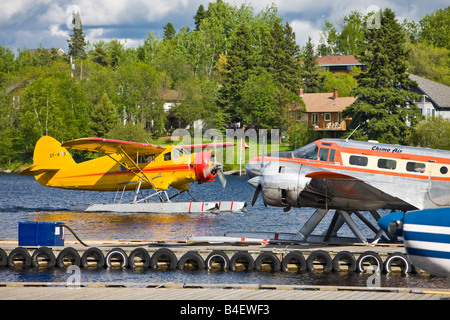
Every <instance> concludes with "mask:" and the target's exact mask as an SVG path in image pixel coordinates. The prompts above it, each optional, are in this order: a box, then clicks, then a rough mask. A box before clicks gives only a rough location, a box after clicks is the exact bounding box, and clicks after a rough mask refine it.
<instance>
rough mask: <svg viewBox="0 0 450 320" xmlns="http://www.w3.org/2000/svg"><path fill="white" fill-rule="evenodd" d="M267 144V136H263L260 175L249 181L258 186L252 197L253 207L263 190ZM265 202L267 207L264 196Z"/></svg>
mask: <svg viewBox="0 0 450 320" xmlns="http://www.w3.org/2000/svg"><path fill="white" fill-rule="evenodd" d="M265 144H266V138H265V137H263V141H262V155H261V168H260V175H259V176H258V177H254V178H252V179H250V180H249V181H248V183H250V184H251V185H252V186H253V187H255V188H256V189H255V193H254V194H253V198H252V207H253V205H254V204H255V202H256V200H257V199H258V196H259V194H260V192H261V190H262V183H263V175H264V153H265V150H264V147H265ZM263 202H264V206H266V207H267V203H266V202H265V201H264V197H263Z"/></svg>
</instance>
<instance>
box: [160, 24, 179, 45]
mask: <svg viewBox="0 0 450 320" xmlns="http://www.w3.org/2000/svg"><path fill="white" fill-rule="evenodd" d="M163 29H164V38H163V39H164V40H165V41H168V40H170V39H172V38H173V37H175V35H176V33H177V32H176V31H175V28H174V27H173V24H172V23H171V22H168V23H167V24H166V25H165V26H164V27H163Z"/></svg>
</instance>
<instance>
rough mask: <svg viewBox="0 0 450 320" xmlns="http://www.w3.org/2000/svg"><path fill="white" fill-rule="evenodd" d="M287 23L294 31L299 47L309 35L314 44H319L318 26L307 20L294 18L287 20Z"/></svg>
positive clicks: (306, 40)
mask: <svg viewBox="0 0 450 320" xmlns="http://www.w3.org/2000/svg"><path fill="white" fill-rule="evenodd" d="M289 24H290V25H291V27H292V30H293V31H294V32H295V39H296V40H297V43H298V44H299V45H300V46H301V47H303V46H304V45H305V44H306V42H308V38H309V37H311V39H312V42H313V43H314V45H316V46H317V45H318V44H319V41H320V32H321V29H320V28H318V27H317V26H314V25H312V24H311V23H310V22H309V21H301V20H294V21H289Z"/></svg>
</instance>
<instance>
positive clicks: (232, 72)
mask: <svg viewBox="0 0 450 320" xmlns="http://www.w3.org/2000/svg"><path fill="white" fill-rule="evenodd" d="M256 67H257V56H256V55H255V53H254V51H253V43H252V35H251V29H250V27H249V26H248V25H247V24H244V23H242V24H240V25H239V26H238V28H237V30H236V33H235V34H234V36H233V38H232V40H231V46H230V49H229V51H228V55H227V64H226V73H225V77H224V78H225V83H224V85H223V87H222V90H221V99H222V103H223V105H224V107H225V110H226V111H227V112H229V113H231V114H233V115H236V114H240V112H239V110H236V106H238V105H240V104H239V101H240V99H241V90H242V88H243V86H244V84H245V82H246V81H247V80H248V79H249V78H250V76H251V75H253V74H256V73H257V71H258V70H257V68H256Z"/></svg>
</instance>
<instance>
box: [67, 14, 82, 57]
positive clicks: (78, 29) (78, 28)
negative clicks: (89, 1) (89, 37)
mask: <svg viewBox="0 0 450 320" xmlns="http://www.w3.org/2000/svg"><path fill="white" fill-rule="evenodd" d="M72 24H73V26H74V27H73V34H71V35H70V39H69V40H67V42H68V43H69V56H72V57H73V58H81V59H84V58H85V57H86V51H85V48H86V42H85V39H84V34H83V25H82V23H81V17H80V13H79V12H74V13H73V20H72Z"/></svg>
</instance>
